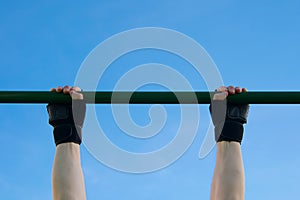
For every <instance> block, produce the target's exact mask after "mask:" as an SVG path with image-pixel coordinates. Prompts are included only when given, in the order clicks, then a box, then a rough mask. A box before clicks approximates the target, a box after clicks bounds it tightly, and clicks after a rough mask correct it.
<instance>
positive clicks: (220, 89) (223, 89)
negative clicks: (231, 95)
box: [217, 86, 228, 92]
mask: <svg viewBox="0 0 300 200" xmlns="http://www.w3.org/2000/svg"><path fill="white" fill-rule="evenodd" d="M227 90H228V89H227V87H226V86H221V87H219V88H218V89H217V92H225V91H227Z"/></svg>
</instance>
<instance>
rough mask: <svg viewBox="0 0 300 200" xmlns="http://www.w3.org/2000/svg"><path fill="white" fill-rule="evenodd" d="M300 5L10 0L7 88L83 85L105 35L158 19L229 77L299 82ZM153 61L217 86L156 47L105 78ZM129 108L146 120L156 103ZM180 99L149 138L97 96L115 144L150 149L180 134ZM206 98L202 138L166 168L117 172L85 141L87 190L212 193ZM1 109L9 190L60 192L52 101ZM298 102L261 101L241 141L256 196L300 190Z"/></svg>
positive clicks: (286, 195) (238, 81)
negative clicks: (203, 149)
mask: <svg viewBox="0 0 300 200" xmlns="http://www.w3.org/2000/svg"><path fill="white" fill-rule="evenodd" d="M299 9H300V3H299V2H298V1H294V0H291V1H258V0H255V1H249V2H244V1H237V0H221V1H216V0H213V1H202V0H200V1H196V0H194V1H192V0H188V1H184V2H183V1H177V2H175V1H133V0H128V1H80V2H79V1H78V2H74V1H64V2H61V1H6V2H4V1H2V2H1V3H0V25H1V29H0V40H1V45H0V57H1V60H0V63H1V64H0V69H1V74H0V90H48V89H49V88H50V87H53V86H57V85H65V84H69V85H72V84H73V83H74V81H75V77H76V74H77V72H78V70H79V67H80V65H81V63H82V62H83V60H84V59H85V57H86V56H87V55H88V54H89V52H90V51H91V50H92V49H93V48H94V47H95V46H97V45H98V44H99V43H100V42H102V41H104V40H105V39H107V38H109V37H110V36H112V35H114V34H117V33H119V32H122V31H125V30H129V29H132V28H139V27H149V26H151V27H164V28H169V29H174V30H176V31H179V32H182V33H184V34H186V35H188V36H190V37H191V38H193V39H194V40H196V41H197V42H198V43H200V44H201V45H202V46H203V47H204V48H205V49H206V50H207V52H208V53H209V54H210V56H211V57H212V59H213V60H214V62H215V63H216V65H217V66H218V69H219V71H220V73H221V75H222V78H223V80H224V83H225V84H227V85H229V84H232V85H239V86H244V87H247V88H248V89H249V90H299V75H300V71H299V66H300V61H299V59H298V53H299V52H300V37H299V35H300V23H299V22H300V13H299ZM135 53H136V54H135ZM149 62H157V63H163V64H166V65H169V66H171V67H173V68H174V69H176V70H178V71H179V72H180V73H182V74H183V75H184V76H185V77H186V78H187V79H189V80H190V82H191V84H192V85H193V87H194V88H195V89H197V90H206V89H207V88H206V87H205V85H204V84H203V79H202V78H201V77H200V76H199V75H197V74H196V73H194V71H193V69H192V66H190V65H189V64H187V63H186V62H184V61H183V60H182V59H180V58H178V57H176V56H172V55H169V54H166V53H164V52H159V51H151V50H148V51H141V52H132V53H130V54H128V55H125V56H123V57H122V58H120V59H119V60H117V61H116V62H114V63H113V64H112V66H110V68H109V69H108V70H107V72H106V74H105V75H104V77H103V80H101V82H100V84H99V86H98V89H99V90H112V89H113V87H114V84H115V81H117V80H118V77H120V76H121V75H122V73H126V70H129V69H131V68H133V67H135V66H136V65H139V64H143V63H149ZM123 66H124V67H123ZM120 69H121V70H120ZM145 76H146V75H145ZM141 78H143V77H141ZM145 88H146V89H147V86H146V87H145ZM149 88H150V89H161V88H159V87H158V86H151V87H149ZM149 88H148V89H149ZM130 108H131V113H132V115H133V119H134V120H136V123H138V124H140V125H146V124H147V123H149V117H148V115H147V110H148V108H149V105H145V106H131V107H130ZM178 109H179V108H178V107H177V106H166V110H167V111H168V112H170V113H171V114H170V115H169V118H168V121H167V123H166V128H165V129H163V130H162V133H160V134H161V135H159V136H157V137H155V138H151V139H149V141H147V140H142V141H136V140H132V138H130V137H128V136H126V135H124V134H123V133H122V132H121V131H120V130H119V129H118V128H117V127H116V126H115V124H114V122H113V119H112V118H111V115H110V114H109V113H110V106H109V105H102V106H97V114H98V117H99V118H100V119H103V118H105V119H103V120H102V123H103V128H104V129H105V133H106V134H107V135H108V137H109V138H110V139H111V140H112V141H113V142H114V143H115V144H118V145H120V146H121V147H122V148H125V149H126V150H130V151H136V152H143V151H147V150H154V149H155V148H157V146H162V145H164V144H166V143H168V141H169V139H170V138H172V137H173V134H174V133H173V132H174V127H176V126H178V123H179V119H178V116H176V114H178V113H179V111H178ZM199 109H200V112H201V121H200V124H199V129H198V132H197V136H196V138H195V140H194V142H193V144H192V145H191V147H190V148H189V149H188V150H187V151H186V152H185V154H184V155H183V156H182V157H181V158H180V159H179V160H177V161H176V162H175V163H173V164H172V165H170V166H169V167H167V168H165V169H162V170H160V171H157V172H152V173H148V174H127V173H122V172H118V171H116V170H113V169H110V168H108V167H107V166H105V165H103V164H101V163H100V162H99V161H97V160H96V159H95V158H94V157H93V156H92V155H91V154H90V153H89V152H88V151H87V149H86V148H85V147H84V145H82V167H83V171H84V173H85V181H86V188H87V197H88V199H105V200H110V199H113V200H114V199H143V200H148V199H149V200H150V199H189V200H193V199H209V191H210V184H211V178H212V175H213V168H214V163H215V149H214V150H213V151H212V152H211V153H210V154H209V155H208V156H207V157H206V158H205V159H202V160H200V159H199V158H198V153H199V148H200V146H201V143H202V141H203V138H204V135H205V133H206V129H207V127H208V123H209V119H210V117H209V113H208V107H207V105H201V106H199ZM0 113H1V115H0V121H1V139H0V142H1V146H0V157H1V164H0V192H1V198H3V199H8V200H10V199H30V200H32V199H51V168H52V162H53V158H54V153H55V147H54V143H53V138H52V128H51V127H50V126H49V125H48V123H47V120H48V116H47V113H46V109H45V105H24V104H19V105H11V104H10V105H8V104H5V105H0ZM299 113H300V107H299V106H298V105H252V106H251V110H250V116H249V123H248V124H247V125H246V128H245V129H246V131H245V137H244V141H243V144H242V151H243V156H244V164H245V172H246V199H258V200H259V199H273V200H276V199H299V197H298V195H299V194H298V188H299V180H300V172H299V170H298V169H299V167H300V158H299V156H298V152H299V150H300V146H299V145H298V143H299V139H300V136H299V128H298V124H299ZM103 116H105V117H103ZM86 123H88V122H86ZM100 123H101V120H100ZM144 144H145V145H144Z"/></svg>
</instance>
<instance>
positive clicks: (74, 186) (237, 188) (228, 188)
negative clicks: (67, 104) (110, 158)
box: [50, 86, 247, 200]
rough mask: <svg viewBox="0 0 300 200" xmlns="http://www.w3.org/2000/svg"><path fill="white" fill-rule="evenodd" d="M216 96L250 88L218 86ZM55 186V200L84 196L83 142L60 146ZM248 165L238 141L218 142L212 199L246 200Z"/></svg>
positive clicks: (59, 89) (74, 95)
mask: <svg viewBox="0 0 300 200" xmlns="http://www.w3.org/2000/svg"><path fill="white" fill-rule="evenodd" d="M50 91H52V92H63V93H64V94H69V95H70V96H71V97H72V98H73V99H83V95H82V94H80V93H78V92H80V91H81V89H80V88H79V87H76V86H74V87H70V86H65V87H60V86H59V87H57V88H51V90H50ZM217 91H218V92H220V93H218V94H215V95H214V100H224V99H225V98H226V97H227V96H228V95H234V94H238V93H241V92H247V89H246V88H240V87H233V86H229V87H225V86H221V87H219V88H218V89H217ZM52 187H53V199H54V200H69V199H70V200H84V199H86V192H85V186H84V178H83V173H82V169H81V163H80V145H78V144H75V143H63V144H59V145H57V147H56V154H55V158H54V165H53V173H52ZM244 188H245V183H244V166H243V160H242V152H241V147H240V144H239V143H238V142H226V141H223V142H218V143H217V155H216V166H215V171H214V176H213V180H212V187H211V194H210V200H243V199H244V191H245V189H244Z"/></svg>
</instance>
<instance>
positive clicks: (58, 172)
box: [52, 143, 86, 200]
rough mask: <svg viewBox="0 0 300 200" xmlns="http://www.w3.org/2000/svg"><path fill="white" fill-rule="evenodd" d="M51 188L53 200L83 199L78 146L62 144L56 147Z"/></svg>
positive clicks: (83, 192) (83, 191) (83, 188)
mask: <svg viewBox="0 0 300 200" xmlns="http://www.w3.org/2000/svg"><path fill="white" fill-rule="evenodd" d="M52 187H53V199H54V200H62V199H63V200H69V199H70V200H77V199H78V200H82V199H85V196H86V195H85V187H84V179H83V173H82V169H81V163H80V146H79V145H78V144H75V143H63V144H60V145H58V146H57V147H56V155H55V159H54V165H53V176H52Z"/></svg>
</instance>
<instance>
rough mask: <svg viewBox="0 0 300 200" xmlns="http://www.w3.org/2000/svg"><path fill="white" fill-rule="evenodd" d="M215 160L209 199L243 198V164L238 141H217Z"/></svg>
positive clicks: (238, 199) (233, 199) (240, 199)
mask: <svg viewBox="0 0 300 200" xmlns="http://www.w3.org/2000/svg"><path fill="white" fill-rule="evenodd" d="M217 145H218V147H217V161H216V168H215V173H214V178H213V185H212V193H211V194H212V196H211V200H214V199H218V200H220V199H231V200H235V199H236V200H242V199H244V187H245V186H244V185H245V184H244V166H243V161H242V153H241V147H240V144H239V143H238V142H225V141H224V142H219V143H217Z"/></svg>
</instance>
